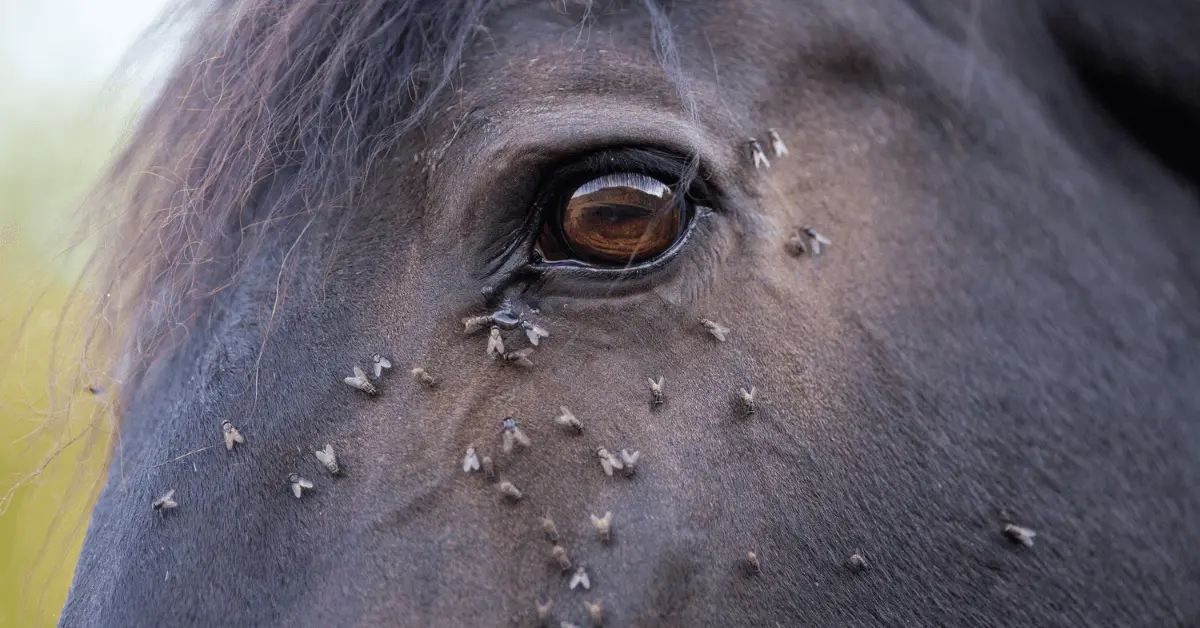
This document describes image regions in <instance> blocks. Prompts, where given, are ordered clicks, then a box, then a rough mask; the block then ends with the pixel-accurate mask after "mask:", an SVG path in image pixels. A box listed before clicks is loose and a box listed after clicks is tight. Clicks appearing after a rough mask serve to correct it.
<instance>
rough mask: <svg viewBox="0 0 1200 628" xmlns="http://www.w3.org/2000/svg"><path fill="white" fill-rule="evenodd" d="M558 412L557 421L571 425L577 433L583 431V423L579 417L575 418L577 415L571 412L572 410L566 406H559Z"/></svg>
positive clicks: (555, 419) (566, 425)
mask: <svg viewBox="0 0 1200 628" xmlns="http://www.w3.org/2000/svg"><path fill="white" fill-rule="evenodd" d="M558 412H559V414H558V416H556V417H554V422H555V423H557V424H559V425H561V426H563V427H569V428H571V429H573V430H575V433H577V434H579V433H582V432H583V423H580V422H579V419H577V418H575V415H574V414H571V411H570V410H568V409H567V407H566V406H559V407H558Z"/></svg>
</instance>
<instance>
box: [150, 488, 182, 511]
mask: <svg viewBox="0 0 1200 628" xmlns="http://www.w3.org/2000/svg"><path fill="white" fill-rule="evenodd" d="M152 505H153V506H154V510H156V511H158V512H159V513H162V512H164V511H167V510H170V509H172V508H175V507H176V506H178V505H179V504H178V503H177V502H176V501H175V489H171V490H169V491H167V492H166V493H163V494H162V495H159V496H158V499H156V500H154V503H153V504H152Z"/></svg>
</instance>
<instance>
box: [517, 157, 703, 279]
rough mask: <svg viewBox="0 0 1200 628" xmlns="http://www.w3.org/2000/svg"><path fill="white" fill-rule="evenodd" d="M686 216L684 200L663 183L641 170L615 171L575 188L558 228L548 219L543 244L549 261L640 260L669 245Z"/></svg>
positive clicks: (648, 257) (655, 253)
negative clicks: (635, 171) (638, 172)
mask: <svg viewBox="0 0 1200 628" xmlns="http://www.w3.org/2000/svg"><path fill="white" fill-rule="evenodd" d="M684 219H685V216H684V208H683V205H682V203H681V202H680V200H679V199H678V198H677V197H676V196H675V193H674V192H672V190H671V189H670V188H669V187H667V185H666V184H664V183H663V182H661V181H659V180H657V179H654V178H652V177H648V176H646V175H642V174H632V173H619V174H611V175H607V176H603V177H600V178H598V179H593V180H591V181H589V182H587V183H585V184H583V185H581V186H579V187H578V188H576V190H575V191H574V192H573V193H572V194H571V197H570V198H569V199H567V201H566V203H565V205H564V206H563V208H562V213H561V215H560V217H559V221H558V225H557V229H554V225H551V224H547V226H546V229H545V230H544V231H543V233H542V237H541V240H540V244H541V247H540V248H541V250H542V254H543V256H544V257H545V258H546V260H547V261H557V260H564V259H570V258H574V259H577V260H580V261H584V262H593V263H599V264H605V263H607V264H632V263H638V262H642V261H645V260H648V259H651V258H653V257H656V256H658V255H661V254H662V253H663V252H665V251H666V250H667V249H669V248H670V247H671V245H672V244H674V243H675V240H676V239H677V238H678V237H679V234H680V232H681V231H682V229H683V227H684ZM555 232H557V235H558V237H557V238H556V237H554V235H555Z"/></svg>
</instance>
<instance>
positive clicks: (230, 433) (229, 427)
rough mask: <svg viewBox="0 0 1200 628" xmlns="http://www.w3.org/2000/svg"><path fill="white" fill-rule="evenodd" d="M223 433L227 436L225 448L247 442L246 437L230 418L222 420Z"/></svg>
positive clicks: (227, 449) (228, 448) (231, 447)
mask: <svg viewBox="0 0 1200 628" xmlns="http://www.w3.org/2000/svg"><path fill="white" fill-rule="evenodd" d="M221 435H222V436H223V437H224V438H225V450H226V451H229V450H231V449H233V446H234V445H240V444H242V443H244V442H246V437H245V436H242V433H241V432H239V431H238V430H237V428H236V427H234V426H233V423H231V422H230V421H229V419H225V420H224V421H221Z"/></svg>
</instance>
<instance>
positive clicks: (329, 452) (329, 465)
mask: <svg viewBox="0 0 1200 628" xmlns="http://www.w3.org/2000/svg"><path fill="white" fill-rule="evenodd" d="M313 453H314V454H316V456H317V460H319V461H320V462H321V464H322V465H324V466H325V468H326V469H328V470H329V472H330V473H332V474H334V475H341V474H342V468H341V466H339V465H338V459H337V454H335V453H333V445H330V444H329V443H325V449H318V450H316V451H314V452H313Z"/></svg>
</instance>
